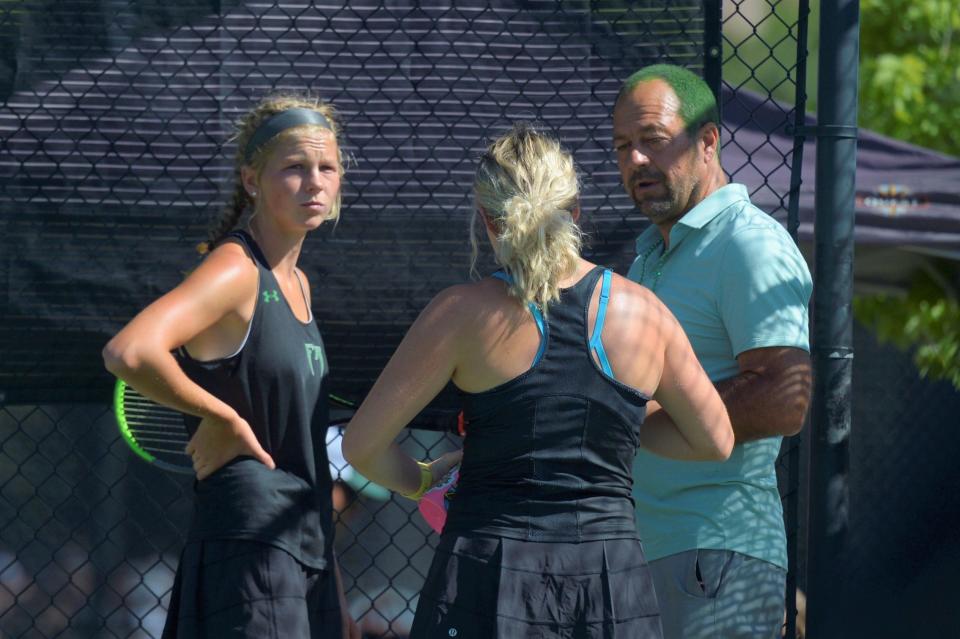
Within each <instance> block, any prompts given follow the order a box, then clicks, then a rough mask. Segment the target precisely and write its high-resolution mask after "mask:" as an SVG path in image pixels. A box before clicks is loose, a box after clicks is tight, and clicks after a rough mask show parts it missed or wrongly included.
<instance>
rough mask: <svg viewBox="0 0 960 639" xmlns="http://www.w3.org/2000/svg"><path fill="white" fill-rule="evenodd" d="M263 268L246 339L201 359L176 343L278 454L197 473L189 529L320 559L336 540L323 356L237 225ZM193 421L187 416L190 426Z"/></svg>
mask: <svg viewBox="0 0 960 639" xmlns="http://www.w3.org/2000/svg"><path fill="white" fill-rule="evenodd" d="M231 237H235V238H237V239H239V240H240V241H241V242H242V243H243V244H244V245H245V246H246V247H247V249H248V250H249V252H250V254H251V255H252V256H253V259H254V262H255V263H256V265H257V270H258V272H259V275H260V284H259V290H258V291H257V305H256V309H255V310H254V313H253V319H252V320H251V322H250V326H249V329H248V334H247V337H246V339H245V340H244V343H243V345H242V346H241V347H240V349H239V350H238V351H237V352H236V353H235V354H233V355H231V356H229V357H226V358H224V359H221V360H216V361H211V362H199V361H197V360H195V359H193V358H192V357H190V355H189V354H188V353H187V352H186V349H182V348H181V349H179V350H178V351H177V353H176V356H177V359H178V361H179V363H180V366H181V367H183V370H184V371H185V372H186V374H187V375H188V376H189V377H190V379H192V380H193V381H194V382H196V383H197V384H199V385H200V386H202V387H203V388H204V389H206V390H207V391H209V392H210V393H211V394H213V395H215V396H216V397H218V398H220V399H221V400H223V401H224V402H226V403H227V404H229V405H230V406H232V407H233V408H234V409H235V410H236V411H237V413H239V414H240V416H241V417H243V418H244V419H246V420H247V422H249V424H250V426H251V427H252V428H253V431H254V433H256V435H257V439H258V440H259V441H260V444H261V445H262V446H263V447H264V449H265V450H266V451H267V452H268V453H269V454H270V455H271V456H272V457H273V460H274V462H276V465H277V468H276V470H270V469H268V468H267V467H266V466H264V465H263V464H261V463H260V462H258V461H256V460H254V459H253V458H251V457H241V458H237V459H235V460H233V461H232V462H230V463H229V464H227V465H226V466H224V467H223V468H221V469H220V470H218V471H217V472H215V473H214V474H212V475H211V476H210V477H208V478H207V479H205V480H203V481H198V482H194V495H195V502H194V516H193V523H192V526H191V530H190V535H189V538H190V539H191V540H196V539H247V540H254V541H259V542H262V543H266V544H271V545H273V546H276V547H278V548H281V549H283V550H285V551H287V552H288V553H290V554H291V555H293V556H294V557H295V558H296V559H297V560H298V561H300V562H301V563H303V564H305V565H307V566H310V567H313V568H325V567H326V566H327V564H328V562H329V561H330V560H331V551H332V543H333V506H332V500H331V494H330V491H331V489H332V482H331V479H330V470H329V466H328V461H327V450H326V431H327V423H328V418H329V415H328V411H329V407H328V404H327V401H326V398H327V393H328V392H329V389H328V387H327V385H328V379H327V358H326V354H325V352H324V349H323V340H322V339H321V338H320V331H319V330H318V328H317V325H316V322H315V321H314V319H313V317H312V316H311V318H310V321H308V322H307V323H303V322H301V321H300V320H298V319H297V318H296V316H294V314H293V311H292V309H291V308H290V307H289V305H288V304H287V301H286V298H284V296H283V294H282V293H281V292H280V286H279V285H278V283H277V280H276V278H275V277H274V275H273V273H272V272H271V271H270V267H269V265H268V264H267V261H266V259H265V258H264V256H263V253H262V252H261V251H260V248H259V247H258V246H257V244H256V242H254V240H253V238H252V237H250V236H249V235H248V234H247V233H244V232H242V231H238V232H235V233H232V234H231ZM199 423H200V420H199V419H198V418H193V419H192V420H190V422H189V423H188V426H187V427H188V430H189V431H190V433H191V434H193V432H195V431H196V428H197V425H198V424H199Z"/></svg>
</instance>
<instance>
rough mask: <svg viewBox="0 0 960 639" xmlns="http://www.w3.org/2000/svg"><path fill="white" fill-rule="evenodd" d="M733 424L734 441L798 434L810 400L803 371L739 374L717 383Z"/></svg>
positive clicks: (807, 381) (807, 383) (808, 384)
mask: <svg viewBox="0 0 960 639" xmlns="http://www.w3.org/2000/svg"><path fill="white" fill-rule="evenodd" d="M716 387H717V392H719V393H720V397H721V398H723V403H724V404H725V405H726V407H727V413H728V414H729V415H730V422H731V423H732V424H733V434H734V436H735V437H736V442H737V443H738V444H742V443H744V442H749V441H754V440H757V439H764V438H766V437H776V436H789V435H795V434H797V433H798V432H800V429H801V428H802V427H803V419H804V416H805V415H806V411H807V404H808V403H809V397H810V380H809V376H808V375H806V374H805V373H804V371H795V372H790V371H789V370H788V371H779V372H777V373H766V374H760V373H756V372H753V371H747V372H743V373H740V374H739V375H736V376H734V377H730V378H728V379H725V380H722V381H719V382H717V383H716Z"/></svg>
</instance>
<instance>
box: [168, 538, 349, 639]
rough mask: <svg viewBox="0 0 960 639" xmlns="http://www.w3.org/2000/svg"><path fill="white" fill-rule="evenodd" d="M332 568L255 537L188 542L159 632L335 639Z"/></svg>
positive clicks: (185, 637) (207, 637)
mask: <svg viewBox="0 0 960 639" xmlns="http://www.w3.org/2000/svg"><path fill="white" fill-rule="evenodd" d="M341 628H342V619H341V616H340V602H339V598H338V594H337V587H336V578H335V576H334V574H333V572H332V571H331V570H317V569H314V568H308V567H306V566H304V565H303V564H301V563H300V562H298V561H297V560H296V559H294V558H293V556H292V555H290V554H289V553H287V552H286V551H283V550H280V549H279V548H275V547H273V546H269V545H267V544H262V543H259V542H256V541H244V540H205V541H192V542H188V543H187V545H186V546H185V547H184V549H183V552H182V553H181V555H180V565H179V566H178V567H177V575H176V578H175V579H174V582H173V590H172V592H171V593H170V607H169V609H168V611H167V622H166V625H165V627H164V629H163V635H162V636H163V639H214V638H216V639H290V638H293V637H296V638H297V639H340V637H341V636H342V629H341Z"/></svg>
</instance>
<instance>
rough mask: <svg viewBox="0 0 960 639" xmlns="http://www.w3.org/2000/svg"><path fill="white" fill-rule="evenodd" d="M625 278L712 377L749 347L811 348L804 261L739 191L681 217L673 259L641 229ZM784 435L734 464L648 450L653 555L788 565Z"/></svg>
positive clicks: (641, 499)
mask: <svg viewBox="0 0 960 639" xmlns="http://www.w3.org/2000/svg"><path fill="white" fill-rule="evenodd" d="M627 277H628V278H630V279H631V280H633V281H635V282H640V283H641V284H643V285H645V286H647V287H648V288H650V289H652V290H653V291H654V293H656V295H657V297H659V298H660V299H661V300H662V301H663V303H664V304H666V306H667V307H668V308H669V309H670V310H671V311H672V312H673V314H674V315H676V317H677V319H678V320H679V322H680V324H681V325H682V326H683V329H684V331H686V333H687V336H688V337H689V338H690V343H691V344H692V345H693V350H694V351H695V352H696V354H697V357H698V358H699V359H700V363H701V364H702V365H703V368H704V369H705V370H706V372H707V375H709V377H710V379H711V380H713V381H719V380H722V379H726V378H728V377H732V376H734V375H736V374H737V373H738V372H739V367H738V366H737V359H736V357H737V355H739V354H740V353H742V352H743V351H747V350H750V349H754V348H763V347H767V346H793V347H797V348H802V349H804V350H807V351H809V349H810V344H809V332H808V322H807V317H808V316H807V307H808V304H809V301H810V293H811V290H812V288H813V284H812V282H811V279H810V272H809V270H808V269H807V265H806V262H804V260H803V256H802V255H801V254H800V251H799V250H798V249H797V247H796V245H795V244H794V242H793V240H792V239H791V238H790V235H789V234H788V233H787V232H786V231H785V230H784V228H783V227H782V226H781V225H780V224H779V223H778V222H777V221H776V220H774V219H773V218H772V217H770V216H769V215H767V214H766V213H764V212H763V211H761V210H760V209H758V208H756V207H755V206H753V205H752V204H751V203H750V197H749V194H748V193H747V189H746V187H744V186H743V185H741V184H729V185H727V186H724V187H723V188H721V189H718V190H717V191H715V192H713V193H712V194H711V195H710V196H709V197H707V198H705V199H704V200H703V201H702V202H700V203H699V204H698V205H697V206H695V207H694V208H692V209H691V210H690V211H689V212H688V213H687V214H686V215H684V216H683V217H682V218H680V220H678V221H677V223H676V224H675V225H674V226H673V228H672V229H671V230H670V248H669V250H667V251H666V252H664V251H663V239H662V237H661V235H660V231H659V229H658V228H657V227H656V226H653V225H651V226H650V227H649V228H648V229H646V230H645V231H644V232H643V233H641V234H640V237H638V238H637V258H636V260H635V261H634V263H633V265H632V266H631V267H630V271H629V273H628V274H627ZM781 439H782V438H781V437H770V438H768V439H761V440H757V441H753V442H747V443H745V444H740V445H737V446H735V447H734V449H733V453H732V454H731V456H730V459H728V460H727V461H725V462H680V461H673V460H669V459H665V458H663V457H658V456H656V455H653V454H652V453H648V452H647V451H645V450H643V449H640V450H639V451H638V453H637V458H636V461H635V462H634V469H633V475H634V490H633V496H634V499H635V500H636V505H637V522H638V526H639V528H640V534H641V537H642V539H643V547H644V551H645V553H646V556H647V559H648V560H653V559H659V558H661V557H666V556H668V555H672V554H675V553H678V552H682V551H685V550H692V549H694V548H702V549H714V550H718V549H724V550H734V551H737V552H740V553H743V554H746V555H750V556H752V557H757V558H760V559H764V560H766V561H769V562H772V563H774V564H776V565H778V566H781V567H783V568H786V567H787V551H786V536H785V533H784V525H783V509H782V506H781V503H780V494H779V492H778V490H777V476H776V471H775V468H774V463H775V461H776V458H777V454H778V453H779V451H780V442H781Z"/></svg>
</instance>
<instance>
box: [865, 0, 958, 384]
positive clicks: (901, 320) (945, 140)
mask: <svg viewBox="0 0 960 639" xmlns="http://www.w3.org/2000/svg"><path fill="white" fill-rule="evenodd" d="M860 10H861V15H860V17H861V25H860V26H861V28H860V113H859V124H860V126H861V127H864V128H867V129H872V130H874V131H877V132H879V133H883V134H885V135H889V136H891V137H894V138H899V139H901V140H906V141H908V142H910V143H912V144H917V145H920V146H925V147H928V148H931V149H936V150H939V151H942V152H945V153H948V154H951V155H958V154H960V127H958V126H957V116H958V114H960V3H957V2H956V0H861V3H860ZM941 279H943V278H941ZM946 279H947V280H949V279H950V278H949V277H948V278H946ZM854 312H855V313H856V315H857V318H858V319H860V321H861V322H863V323H864V324H866V325H868V326H871V327H873V328H874V329H875V331H876V334H877V337H878V338H879V339H880V340H881V341H886V342H891V343H893V344H896V345H897V346H899V347H900V348H902V349H905V350H911V351H912V352H913V358H914V361H915V362H916V365H917V368H918V369H919V370H920V373H921V374H922V375H924V376H925V377H930V378H932V379H949V380H950V381H951V382H953V385H954V386H956V387H957V388H958V389H960V305H958V304H957V301H956V300H955V299H952V298H951V297H950V296H949V295H948V294H947V293H946V292H945V290H944V287H943V286H942V285H938V284H937V283H936V281H935V280H934V279H933V278H930V277H924V278H922V279H920V280H918V282H917V283H916V284H915V285H914V286H913V287H912V289H911V290H910V293H909V294H908V296H907V297H906V298H905V299H904V298H899V299H896V298H891V297H883V296H873V297H861V298H858V299H856V300H854Z"/></svg>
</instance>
